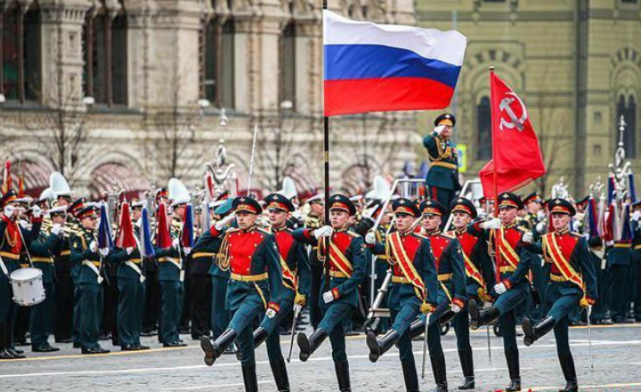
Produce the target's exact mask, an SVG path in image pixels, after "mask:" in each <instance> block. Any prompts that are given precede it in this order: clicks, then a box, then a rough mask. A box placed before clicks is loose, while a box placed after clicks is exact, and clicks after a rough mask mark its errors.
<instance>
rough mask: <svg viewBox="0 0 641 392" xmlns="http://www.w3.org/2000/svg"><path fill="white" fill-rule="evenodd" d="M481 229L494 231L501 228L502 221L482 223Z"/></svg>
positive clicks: (492, 220)
mask: <svg viewBox="0 0 641 392" xmlns="http://www.w3.org/2000/svg"><path fill="white" fill-rule="evenodd" d="M480 226H481V229H484V230H492V229H500V228H501V220H500V219H499V218H492V219H490V220H489V221H487V222H483V223H481V225H480Z"/></svg>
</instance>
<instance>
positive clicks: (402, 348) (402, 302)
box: [366, 198, 438, 392]
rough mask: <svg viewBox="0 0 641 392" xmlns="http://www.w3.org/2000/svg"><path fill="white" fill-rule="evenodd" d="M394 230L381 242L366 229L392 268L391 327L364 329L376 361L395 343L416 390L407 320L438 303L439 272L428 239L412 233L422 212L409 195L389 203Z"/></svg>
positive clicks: (409, 384) (411, 387) (408, 386)
mask: <svg viewBox="0 0 641 392" xmlns="http://www.w3.org/2000/svg"><path fill="white" fill-rule="evenodd" d="M392 208H393V210H394V215H395V224H396V229H397V230H396V231H395V232H392V233H391V234H389V235H387V237H386V239H385V241H384V245H383V242H381V241H376V238H375V234H374V233H368V235H367V238H366V241H367V243H368V246H369V247H370V248H371V250H372V253H373V254H381V253H384V254H386V255H387V260H388V261H389V263H390V265H391V266H392V269H393V274H394V275H393V277H392V285H391V287H390V291H389V299H388V304H389V309H390V315H391V319H392V323H393V324H392V328H391V329H390V330H389V331H388V332H387V333H386V334H385V335H384V336H383V337H381V338H380V339H377V338H376V335H375V334H374V332H372V331H369V332H368V333H367V346H368V347H369V349H370V354H369V359H370V361H372V362H376V361H377V360H378V358H379V357H380V356H381V355H383V354H384V353H385V352H387V351H388V350H389V349H390V348H392V346H394V345H397V346H398V349H399V357H400V360H401V366H402V369H403V377H404V380H405V388H406V389H407V391H408V392H416V391H418V390H419V383H418V375H417V373H416V365H415V363H414V354H413V353H412V339H411V337H410V330H409V329H410V324H411V322H412V321H413V320H414V319H415V318H416V317H417V316H418V315H419V314H420V313H421V312H422V313H429V312H433V311H434V310H435V309H436V306H437V300H438V297H437V293H438V289H437V286H438V275H437V273H436V264H435V262H434V256H433V255H432V251H431V246H430V240H429V239H428V238H425V237H423V236H420V235H418V234H415V233H414V230H413V228H414V222H415V221H416V218H418V217H419V216H420V215H421V212H420V210H419V209H418V207H417V206H416V205H415V204H414V203H413V202H412V201H411V200H409V199H405V198H399V199H397V200H395V201H394V202H393V204H392Z"/></svg>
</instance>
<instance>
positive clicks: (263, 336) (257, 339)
mask: <svg viewBox="0 0 641 392" xmlns="http://www.w3.org/2000/svg"><path fill="white" fill-rule="evenodd" d="M267 336H269V333H268V332H267V330H266V329H265V328H263V327H258V328H256V330H255V331H254V348H257V347H258V346H260V345H261V344H263V342H265V340H267Z"/></svg>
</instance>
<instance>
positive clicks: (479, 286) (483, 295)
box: [447, 197, 494, 390]
mask: <svg viewBox="0 0 641 392" xmlns="http://www.w3.org/2000/svg"><path fill="white" fill-rule="evenodd" d="M450 211H451V213H452V216H453V219H452V225H453V226H454V230H453V231H451V232H448V233H447V234H448V235H449V236H451V237H455V238H456V239H458V241H459V243H460V244H461V250H462V251H463V252H462V254H461V255H462V256H463V260H464V262H465V275H466V276H467V283H466V287H467V297H468V299H474V300H476V301H477V302H487V301H489V299H490V297H489V294H488V293H489V292H490V290H491V289H492V282H494V271H493V269H492V262H491V260H490V259H489V255H488V253H487V244H486V243H485V242H484V241H481V240H480V239H479V238H477V237H474V236H473V235H471V234H469V233H468V232H467V227H468V226H469V225H470V223H472V222H473V221H474V220H475V219H476V218H477V212H476V208H475V207H474V204H472V202H471V201H469V200H468V199H466V198H463V197H459V198H456V199H454V200H453V201H452V204H451V205H450ZM454 332H455V333H456V345H457V347H458V354H459V359H460V360H461V368H462V370H463V376H464V377H465V381H464V382H463V384H462V385H460V386H459V387H458V389H459V390H466V389H474V388H475V380H474V358H473V356H472V346H471V345H470V322H469V313H468V311H467V306H466V307H465V308H463V309H462V311H461V312H460V313H459V314H458V315H457V316H456V317H455V318H454Z"/></svg>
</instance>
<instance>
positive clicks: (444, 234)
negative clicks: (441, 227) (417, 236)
mask: <svg viewBox="0 0 641 392" xmlns="http://www.w3.org/2000/svg"><path fill="white" fill-rule="evenodd" d="M441 236H442V237H445V238H449V239H451V240H455V239H456V237H455V236H452V235H450V234H449V232H447V233H441Z"/></svg>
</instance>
